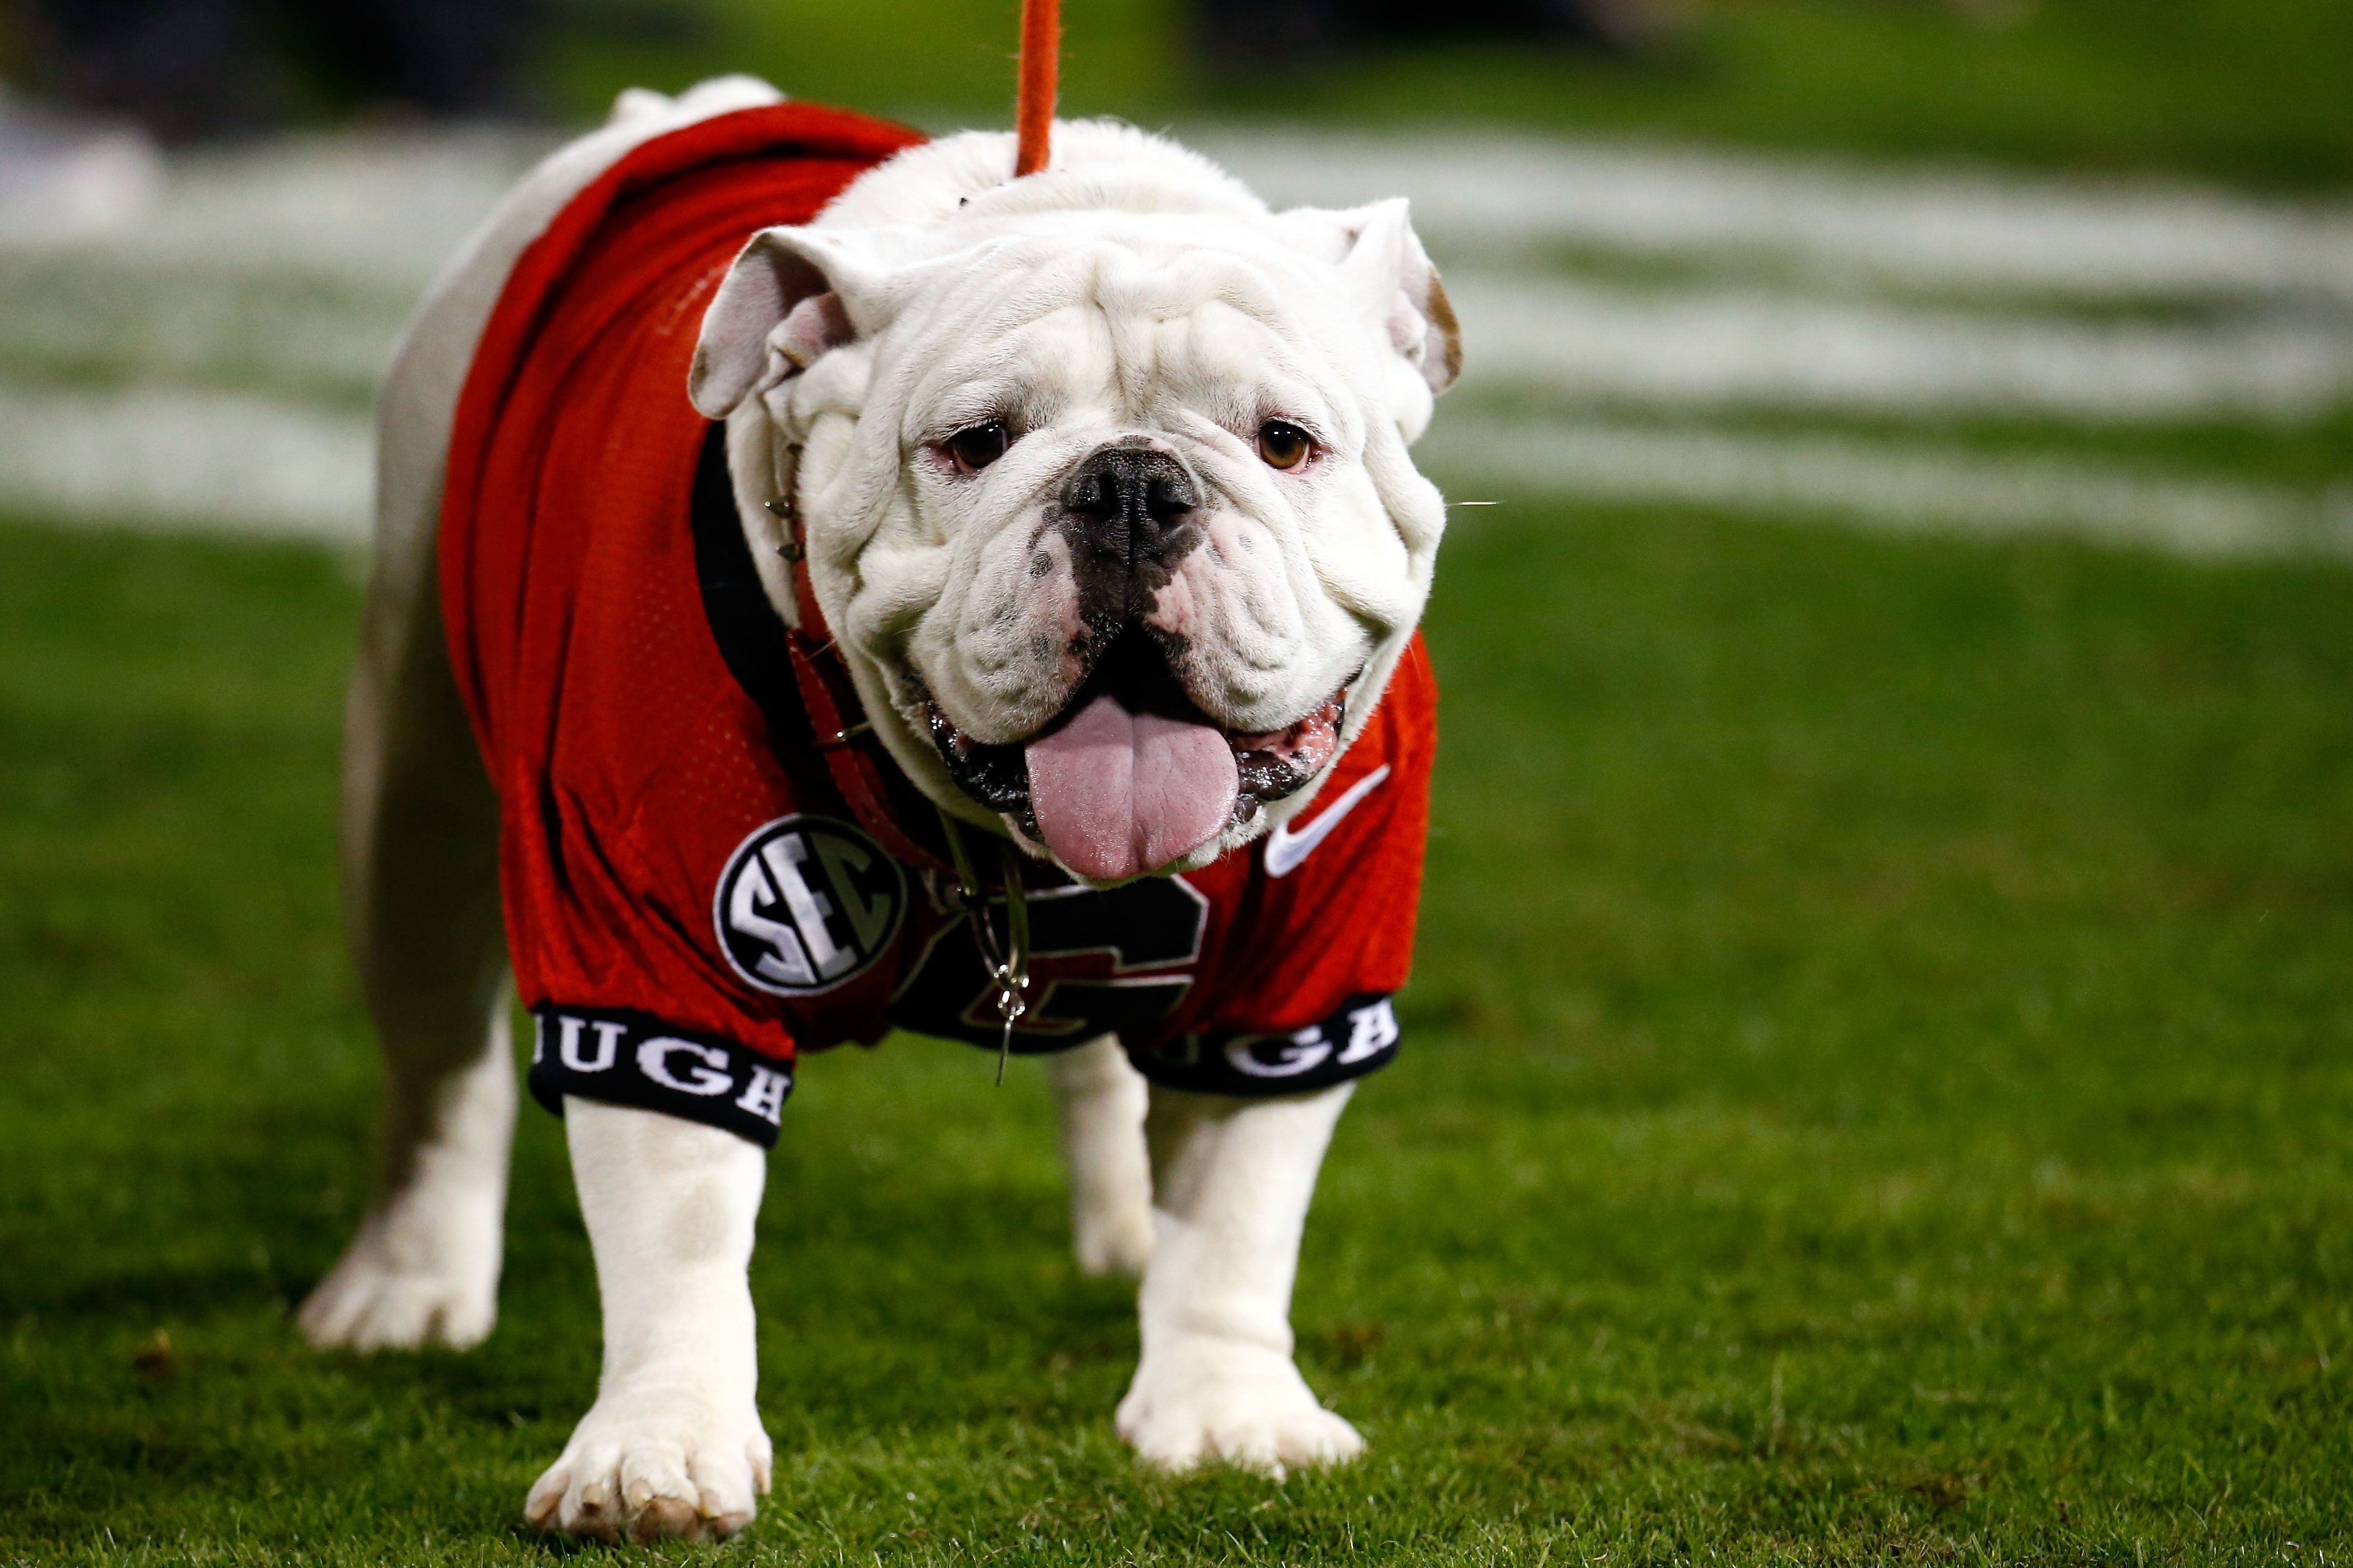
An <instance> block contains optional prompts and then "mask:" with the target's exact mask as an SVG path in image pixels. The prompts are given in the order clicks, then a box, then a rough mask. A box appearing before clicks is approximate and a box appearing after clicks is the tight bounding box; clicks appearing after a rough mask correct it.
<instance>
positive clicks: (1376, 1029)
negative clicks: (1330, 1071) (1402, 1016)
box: [1340, 996, 1398, 1067]
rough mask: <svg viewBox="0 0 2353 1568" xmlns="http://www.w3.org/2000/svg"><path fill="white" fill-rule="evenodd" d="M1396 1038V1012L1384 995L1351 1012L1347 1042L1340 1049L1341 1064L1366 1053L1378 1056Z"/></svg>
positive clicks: (1355, 1060) (1343, 1064) (1356, 1060)
mask: <svg viewBox="0 0 2353 1568" xmlns="http://www.w3.org/2000/svg"><path fill="white" fill-rule="evenodd" d="M1397 1040H1398V1021H1397V1012H1396V1010H1395V1009H1394V1008H1392V1007H1390V1005H1389V999H1388V997H1386V996H1384V997H1382V998H1381V999H1380V1000H1379V1001H1377V1002H1376V1003H1374V1004H1372V1005H1370V1006H1367V1007H1359V1008H1357V1009H1356V1011H1355V1012H1353V1013H1351V1014H1349V1015H1348V1044H1347V1046H1346V1047H1345V1049H1343V1050H1342V1051H1341V1052H1340V1065H1341V1066H1342V1067H1346V1066H1348V1065H1350V1064H1351V1063H1354V1062H1360V1061H1363V1060H1364V1059H1365V1058H1366V1057H1373V1056H1378V1055H1379V1054H1380V1053H1381V1052H1383V1051H1385V1050H1388V1048H1389V1047H1391V1046H1393V1045H1396V1044H1397Z"/></svg>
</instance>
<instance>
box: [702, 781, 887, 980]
mask: <svg viewBox="0 0 2353 1568" xmlns="http://www.w3.org/2000/svg"><path fill="white" fill-rule="evenodd" d="M711 915H712V924H713V925H715V926H716V927H717V928H718V931H719V947H720V951H721V952H724V953H725V954H726V955H727V962H728V963H729V964H730V965H731V966H732V967H733V969H734V971H735V973H738V974H740V975H742V976H743V977H744V981H745V982H746V983H747V984H752V985H756V986H758V987H759V988H760V989H761V990H763V991H765V992H768V993H770V994H773V995H777V996H811V995H815V994H817V993H818V992H821V991H830V990H832V989H833V988H834V987H835V986H837V985H839V984H844V983H845V982H847V981H850V980H854V979H856V978H857V977H858V976H859V975H860V974H861V973H864V972H865V971H866V970H867V969H868V968H870V967H871V965H872V964H873V963H874V961H875V960H876V959H878V958H880V957H881V956H882V954H883V953H884V952H888V951H889V950H890V946H891V942H892V939H893V938H894V937H896V936H897V935H898V934H899V926H900V923H901V922H902V921H904V920H905V919H906V915H907V876H906V873H905V872H904V871H902V869H900V867H899V863H898V862H897V861H896V860H893V859H892V858H891V857H889V856H888V855H885V854H884V853H883V852H882V849H881V846H879V845H877V844H876V843H875V842H874V840H872V839H871V838H869V837H866V835H865V834H863V833H860V831H859V830H858V829H857V828H855V827H852V826H850V825H849V824H848V823H846V822H837V821H835V820H834V819H833V818H831V817H828V816H780V817H778V818H777V819H776V821H774V822H771V823H769V824H767V825H766V826H764V827H761V828H759V829H758V830H756V831H755V832H754V833H753V834H752V836H751V837H748V838H746V839H744V842H743V843H741V844H739V845H737V846H736V847H735V853H734V854H733V855H731V856H729V857H728V858H727V868H726V869H725V870H724V871H723V872H721V873H720V876H719V887H718V890H717V891H716V893H714V894H713V896H712V903H711Z"/></svg>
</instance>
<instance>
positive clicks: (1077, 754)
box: [926, 446, 1347, 882]
mask: <svg viewBox="0 0 2353 1568" xmlns="http://www.w3.org/2000/svg"><path fill="white" fill-rule="evenodd" d="M1198 494H1199V490H1198V486H1197V484H1196V482H1195V481H1194V479H1192V477H1191V476H1190V475H1188V474H1187V472H1186V471H1185V468H1184V467H1183V465H1182V464H1180V463H1179V462H1177V461H1176V458H1173V457H1171V456H1169V455H1168V454H1166V453H1165V452H1161V451H1156V450H1154V449H1151V448H1150V447H1144V446H1120V447H1112V448H1109V449H1107V450H1105V451H1103V452H1099V453H1097V454H1095V456H1094V457H1092V458H1090V459H1088V461H1086V462H1085V463H1083V464H1082V465H1081V466H1080V467H1079V468H1078V469H1077V470H1076V471H1075V472H1074V473H1072V474H1071V477H1070V479H1069V480H1068V481H1067V482H1066V483H1065V484H1064V485H1063V486H1062V487H1061V492H1060V498H1059V500H1060V508H1059V515H1058V516H1057V517H1056V519H1055V521H1054V524H1053V526H1055V527H1056V528H1057V529H1058V530H1059V531H1060V532H1061V533H1062V535H1063V536H1064V538H1065V539H1066V540H1067V541H1068V542H1069V544H1070V546H1071V559H1072V562H1073V565H1074V568H1075V574H1076V577H1077V581H1078V589H1079V626H1078V629H1077V631H1076V632H1075V634H1074V636H1073V637H1072V653H1073V655H1074V656H1075V657H1077V658H1080V659H1081V660H1082V662H1083V663H1084V664H1085V665H1086V667H1087V669H1088V673H1087V676H1086V679H1084V680H1083V681H1082V683H1081V684H1080V686H1079V689H1078V690H1077V692H1076V694H1075V695H1073V696H1072V697H1071V700H1070V701H1069V702H1068V704H1066V705H1065V706H1064V707H1063V709H1062V710H1061V711H1060V712H1059V713H1057V714H1056V715H1055V716H1054V717H1053V718H1052V719H1051V720H1050V721H1049V722H1048V723H1047V724H1046V725H1045V726H1044V727H1043V728H1042V729H1040V730H1039V731H1038V732H1037V733H1036V734H1035V735H1033V736H1031V737H1030V738H1029V739H1028V740H1027V741H1024V742H1018V743H1014V744H1008V745H987V744H984V743H982V742H977V741H975V740H974V739H972V738H971V737H970V736H968V735H966V734H965V733H964V732H963V731H959V730H958V729H957V728H956V727H955V724H954V723H953V722H952V721H950V720H949V719H948V717H947V716H946V714H945V713H944V712H943V711H942V710H941V708H940V705H939V703H938V702H937V701H936V700H927V701H926V717H927V719H928V723H929V729H930V731H931V735H932V740H933V743H934V745H935V746H936V747H937V748H938V749H939V752H940V756H941V758H942V760H943V761H944V763H946V765H947V769H948V772H949V774H950V776H952V777H953V778H954V779H955V782H956V784H957V785H958V786H959V787H960V788H962V789H963V790H964V791H965V793H966V794H967V795H971V796H972V797H973V798H974V799H975V800H976V801H978V802H980V803H981V804H982V805H986V806H987V807H988V808H989V809H990V810H992V811H995V812H997V813H999V814H1000V815H1002V816H1004V817H1005V818H1006V819H1007V821H1008V823H1010V824H1011V825H1012V826H1014V827H1015V828H1016V829H1018V831H1019V832H1020V833H1022V834H1023V835H1024V836H1025V837H1028V838H1029V839H1030V840H1031V841H1032V842H1033V843H1036V844H1040V845H1042V846H1043V847H1045V848H1046V849H1047V850H1049V851H1050V853H1051V854H1052V855H1053V856H1054V858H1056V859H1058V860H1060V862H1061V863H1062V864H1063V865H1064V866H1065V867H1067V868H1070V869H1071V871H1073V872H1076V873H1077V874H1078V875H1080V876H1082V877H1085V878H1087V879H1091V880H1093V881H1098V882H1115V881H1124V880H1126V879H1131V878H1134V877H1140V876H1144V875H1145V874H1147V873H1150V872H1152V871H1155V870H1158V869H1160V868H1163V867H1166V866H1168V865H1171V864H1174V863H1175V862H1176V861H1179V860H1182V859H1184V858H1186V857H1187V856H1188V855H1190V854H1192V853H1193V852H1194V851H1196V850H1198V848H1200V847H1201V846H1203V845H1205V844H1207V843H1208V842H1210V841H1211V840H1212V839H1215V838H1217V837H1219V835H1221V834H1223V833H1224V832H1225V831H1226V830H1227V829H1228V828H1229V827H1231V826H1236V825H1239V824H1243V823H1248V822H1250V821H1251V820H1252V819H1253V818H1254V817H1256V816H1257V815H1258V813H1259V811H1260V809H1261V807H1262V806H1263V805H1267V804H1268V803H1270V802H1272V801H1276V800H1281V799H1282V798H1283V797H1285V796H1287V795H1293V794H1295V793H1297V792H1298V791H1299V790H1301V789H1303V788H1305V787H1306V785H1307V784H1310V783H1311V782H1313V781H1314V778H1315V776H1316V775H1317V774H1318V773H1321V772H1322V771H1323V769H1324V764H1325V763H1328V762H1330V761H1331V759H1332V756H1333V754H1334V753H1335V752H1336V751H1337V750H1338V749H1339V740H1340V724H1341V720H1342V717H1343V715H1344V713H1345V699H1346V695H1347V691H1346V688H1345V687H1344V688H1342V689H1340V690H1339V691H1337V692H1335V693H1334V694H1333V695H1332V696H1331V697H1329V698H1327V699H1326V700H1324V701H1323V702H1321V703H1319V704H1318V705H1317V706H1316V707H1315V708H1314V710H1313V711H1311V712H1309V713H1307V714H1305V715H1303V717H1301V718H1300V719H1298V720H1297V721H1294V722H1293V723H1291V724H1288V725H1286V726H1284V727H1283V728H1282V729H1280V730H1275V731H1259V732H1254V733H1243V732H1240V731H1235V730H1231V729H1229V728H1226V727H1224V726H1221V725H1219V723H1218V722H1217V721H1215V720H1214V719H1213V718H1211V717H1210V716H1209V715H1208V713H1207V712H1206V711H1204V710H1203V709H1202V708H1201V706H1200V705H1199V704H1198V702H1196V701H1195V700H1193V698H1192V696H1191V695H1190V694H1189V693H1188V692H1187V691H1186V689H1185V688H1184V685H1183V683H1182V681H1181V680H1179V679H1177V677H1176V673H1175V666H1176V662H1177V661H1176V658H1175V657H1174V656H1175V655H1176V653H1177V652H1178V651H1179V650H1180V648H1181V638H1179V637H1176V636H1175V635H1173V634H1170V633H1168V632H1166V631H1162V630H1160V629H1158V628H1155V627H1154V626H1150V625H1149V624H1148V623H1149V620H1150V617H1151V616H1152V612H1153V609H1154V607H1155V604H1156V601H1157V595H1158V594H1159V592H1160V590H1162V589H1163V588H1165V587H1166V585H1167V584H1168V583H1169V581H1170V579H1171V577H1172V575H1173V574H1174V572H1175V569H1176V565H1177V564H1178V563H1180V562H1181V561H1182V560H1183V559H1184V557H1185V556H1186V555H1187V554H1189V553H1190V552H1192V551H1193V550H1195V549H1197V548H1198V546H1199V544H1200V542H1201V537H1202V535H1201V530H1200V528H1199V527H1198V525H1197V523H1196V522H1195V521H1194V517H1195V513H1196V510H1197V509H1198V504H1199V503H1198V499H1197V498H1198Z"/></svg>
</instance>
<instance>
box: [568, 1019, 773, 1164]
mask: <svg viewBox="0 0 2353 1568" xmlns="http://www.w3.org/2000/svg"><path fill="white" fill-rule="evenodd" d="M532 1020H533V1029H532V1045H531V1079H530V1081H531V1096H532V1098H533V1100H538V1101H539V1102H540V1104H542V1105H543V1106H545V1107H547V1109H548V1110H552V1111H554V1113H555V1114H556V1115H558V1116H561V1115H563V1114H564V1097H565V1095H567V1094H576V1095H578V1096H579V1097H580V1098H581V1099H583V1100H601V1101H603V1102H604V1103H606V1104H607V1105H633V1106H636V1107H637V1108H638V1110H659V1111H660V1112H661V1113H662V1114H663V1115H665V1116H676V1117H680V1118H681V1119H683V1120H685V1121H700V1122H702V1124H703V1125H704V1126H706V1127H717V1128H720V1129H723V1131H729V1132H733V1133H734V1134H735V1135H736V1136H737V1137H739V1138H745V1139H749V1140H750V1141H751V1142H754V1143H757V1144H758V1145H760V1147H761V1148H763V1149H768V1148H773V1147H775V1146H776V1129H777V1123H778V1121H780V1120H781V1119H782V1117H783V1113H784V1109H785V1097H786V1095H789V1094H790V1093H792V1091H793V1069H792V1068H791V1066H790V1065H789V1064H787V1063H785V1062H779V1061H772V1060H770V1059H769V1058H765V1057H763V1056H759V1055H757V1054H755V1053H754V1052H752V1051H748V1050H745V1049H744V1047H742V1046H739V1045H736V1044H734V1043H733V1042H732V1041H729V1040H723V1039H721V1038H719V1037H717V1036H715V1035H705V1034H699V1033H697V1032H695V1031H693V1030H691V1029H679V1028H673V1027H672V1026H670V1025H668V1024H665V1023H663V1022H661V1021H660V1020H659V1019H658V1018H649V1017H648V1016H645V1015H644V1014H642V1013H617V1012H614V1011H611V1010H610V1009H607V1008H598V1007H563V1006H557V1005H554V1004H553V1003H551V1004H548V1005H543V1006H539V1007H534V1008H533V1009H532Z"/></svg>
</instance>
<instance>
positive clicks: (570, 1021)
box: [555, 1013, 628, 1072]
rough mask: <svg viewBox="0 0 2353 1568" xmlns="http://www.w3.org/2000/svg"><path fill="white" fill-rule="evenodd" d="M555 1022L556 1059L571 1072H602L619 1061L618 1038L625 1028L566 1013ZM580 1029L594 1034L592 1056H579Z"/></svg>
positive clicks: (604, 1020) (609, 1022) (622, 1025)
mask: <svg viewBox="0 0 2353 1568" xmlns="http://www.w3.org/2000/svg"><path fill="white" fill-rule="evenodd" d="M555 1021H556V1023H557V1025H558V1026H559V1032H558V1034H557V1036H556V1046H555V1057H556V1059H557V1060H558V1061H560V1062H562V1063H563V1064H564V1065H565V1067H568V1068H571V1069H572V1070H573V1071H574V1072H603V1071H605V1070H606V1069H607V1068H610V1067H611V1066H612V1065H613V1064H614V1063H615V1062H616V1061H618V1060H619V1059H620V1056H621V1037H622V1036H623V1035H625V1034H627V1033H628V1025H626V1024H616V1023H613V1022H611V1021H609V1020H607V1019H604V1018H598V1019H595V1020H587V1019H581V1018H575V1017H574V1016H571V1015H570V1014H569V1013H565V1014H561V1015H559V1016H557V1018H556V1020H555ZM584 1027H586V1028H591V1029H594V1030H596V1055H595V1056H593V1057H590V1056H585V1055H583V1054H582V1053H581V1049H580V1033H581V1030H582V1029H583V1028H584Z"/></svg>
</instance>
